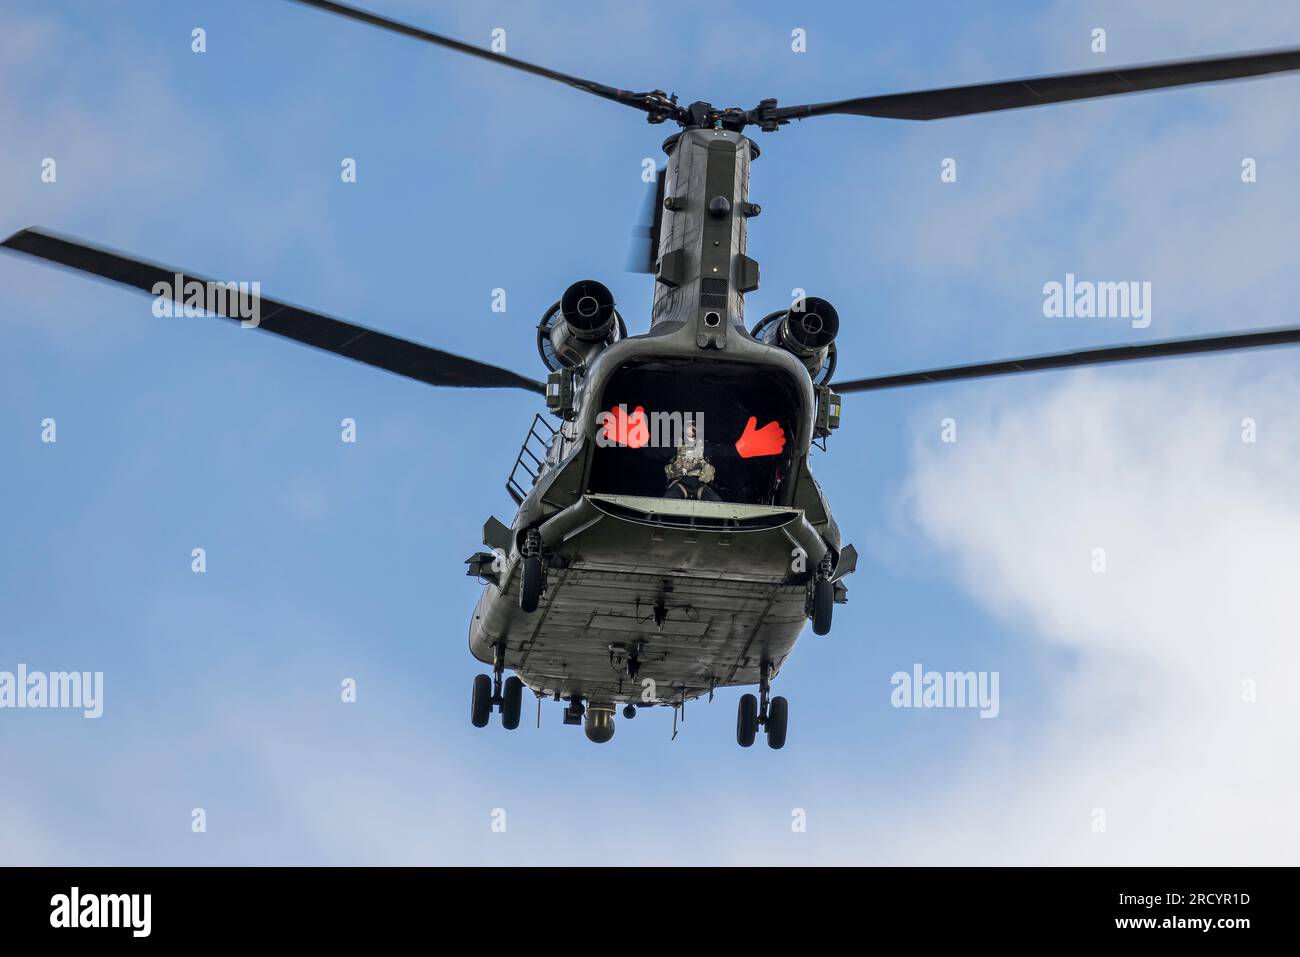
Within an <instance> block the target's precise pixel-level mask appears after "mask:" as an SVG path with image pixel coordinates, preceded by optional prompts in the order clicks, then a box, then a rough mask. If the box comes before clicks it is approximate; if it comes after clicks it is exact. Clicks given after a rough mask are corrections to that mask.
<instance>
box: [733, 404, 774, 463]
mask: <svg viewBox="0 0 1300 957" xmlns="http://www.w3.org/2000/svg"><path fill="white" fill-rule="evenodd" d="M757 424H758V419H756V418H754V416H752V415H751V416H750V417H749V421H748V422H746V423H745V431H744V434H742V435H741V436H740V438H738V439H736V451H737V452H739V453H740V457H741V458H742V459H752V458H756V457H758V456H760V455H779V454H781V451H782V450H783V449H784V448H785V430H784V429H782V428H781V424H780V423H779V422H769V423H767V425H765V426H763V427H762V428H761V429H755V428H754V426H755V425H757Z"/></svg>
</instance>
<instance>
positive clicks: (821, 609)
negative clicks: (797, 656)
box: [812, 578, 835, 635]
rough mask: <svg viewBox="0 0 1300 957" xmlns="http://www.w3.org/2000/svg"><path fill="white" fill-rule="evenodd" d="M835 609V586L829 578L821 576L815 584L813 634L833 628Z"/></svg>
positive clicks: (821, 633)
mask: <svg viewBox="0 0 1300 957" xmlns="http://www.w3.org/2000/svg"><path fill="white" fill-rule="evenodd" d="M834 610H835V586H834V585H833V584H832V583H831V580H830V579H829V578H819V579H817V583H816V584H814V585H813V618H812V620H813V634H815V635H824V634H827V633H828V632H829V631H830V630H831V613H832V612H833V611H834Z"/></svg>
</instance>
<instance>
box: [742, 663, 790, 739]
mask: <svg viewBox="0 0 1300 957" xmlns="http://www.w3.org/2000/svg"><path fill="white" fill-rule="evenodd" d="M771 674H772V664H771V662H768V661H764V662H763V663H762V665H761V666H760V671H759V682H758V694H759V697H758V698H757V699H755V697H754V696H753V695H752V694H743V695H741V696H740V704H739V706H738V708H737V711H736V743H737V744H738V745H740V746H741V747H742V748H748V747H749V746H750V745H752V744H753V743H754V738H755V737H757V735H758V729H759V727H760V726H762V728H763V730H764V732H765V733H766V734H767V746H768V747H769V748H771V749H772V750H774V751H778V750H780V749H781V748H783V747H785V729H786V723H787V721H788V719H789V717H790V704H789V702H788V701H786V700H785V698H782V697H780V696H777V697H775V698H773V699H771V700H770V701H769V700H768V697H767V694H768V690H769V678H770V677H771Z"/></svg>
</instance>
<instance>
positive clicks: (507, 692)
mask: <svg viewBox="0 0 1300 957" xmlns="http://www.w3.org/2000/svg"><path fill="white" fill-rule="evenodd" d="M523 705H524V683H523V682H522V681H520V680H519V679H518V678H516V677H515V676H514V675H511V676H510V677H509V678H507V679H506V684H505V689H504V690H503V692H502V694H501V727H503V728H505V729H506V730H507V731H513V730H515V728H517V727H519V712H520V710H521V709H522V708H523Z"/></svg>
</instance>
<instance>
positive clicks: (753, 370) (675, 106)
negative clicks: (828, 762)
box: [3, 0, 1300, 748]
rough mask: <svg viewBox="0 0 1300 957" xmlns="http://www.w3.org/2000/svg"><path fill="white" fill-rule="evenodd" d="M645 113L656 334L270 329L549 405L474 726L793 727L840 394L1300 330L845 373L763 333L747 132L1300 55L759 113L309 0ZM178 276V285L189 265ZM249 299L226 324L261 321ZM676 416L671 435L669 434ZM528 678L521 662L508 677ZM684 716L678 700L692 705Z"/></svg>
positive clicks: (99, 254)
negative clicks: (481, 338)
mask: <svg viewBox="0 0 1300 957" xmlns="http://www.w3.org/2000/svg"><path fill="white" fill-rule="evenodd" d="M296 2H298V3H301V4H304V5H306V6H310V7H316V8H319V9H321V10H324V11H328V12H330V13H333V14H337V15H339V16H341V17H345V18H347V19H349V20H353V21H358V22H361V23H366V24H370V25H371V26H374V27H378V28H381V29H383V30H387V31H392V32H395V33H399V34H403V35H405V36H407V37H411V38H414V39H416V40H421V41H424V42H427V43H431V44H435V45H438V46H443V47H448V48H450V49H453V50H457V51H459V52H461V53H466V54H470V55H472V56H475V57H478V58H480V59H483V60H488V61H491V62H493V63H497V64H500V65H502V66H507V67H510V68H512V69H515V70H521V71H524V72H526V73H531V74H533V75H535V76H540V77H543V78H546V79H549V80H556V81H559V82H561V83H565V84H567V85H569V86H571V87H575V88H576V89H579V90H582V91H584V92H586V93H590V94H593V95H595V96H598V97H601V98H603V99H606V100H612V101H613V102H615V103H620V104H623V105H624V106H628V107H631V108H632V109H635V110H639V111H641V112H642V113H644V114H645V115H646V119H647V120H648V121H649V122H650V123H655V124H659V123H665V122H671V123H674V124H676V125H677V126H678V127H680V129H679V130H678V131H676V132H674V133H673V134H672V135H671V136H669V137H668V138H667V139H666V140H665V141H664V143H663V149H664V152H665V153H666V154H667V156H668V161H667V167H666V169H665V170H663V171H662V172H661V173H660V174H659V178H658V183H657V192H656V196H655V202H654V222H653V225H652V227H651V230H650V234H649V237H648V239H649V243H648V246H647V255H646V257H645V264H644V268H645V269H646V270H647V271H649V272H652V273H653V274H654V277H655V289H654V302H653V307H652V309H651V315H650V327H649V329H647V330H646V331H645V332H643V333H640V334H637V335H630V334H629V333H628V330H627V327H626V325H625V323H624V321H623V318H622V316H621V315H620V313H619V311H618V309H617V308H616V306H615V302H614V298H613V296H612V295H611V294H610V292H609V290H608V289H607V288H606V287H605V286H603V285H602V284H600V283H599V282H596V281H594V280H581V281H579V282H575V283H573V284H572V285H570V286H569V287H568V289H567V290H566V291H565V292H564V294H563V295H562V296H561V297H560V299H559V301H558V302H556V303H555V304H554V305H553V306H551V307H550V308H549V309H547V310H546V312H545V314H544V315H543V317H542V320H541V322H540V324H539V326H538V330H537V342H538V350H539V353H540V354H541V357H542V360H543V362H544V363H545V364H546V366H547V369H548V376H547V379H546V381H545V382H542V381H536V380H533V379H530V378H527V377H525V376H522V375H519V374H517V373H514V372H511V371H509V370H506V369H503V368H500V367H497V366H494V365H489V364H487V363H484V362H480V361H478V360H474V359H468V358H464V357H462V356H458V355H453V354H451V353H447V352H444V351H442V350H439V349H434V348H432V347H430V346H426V345H421V344H418V343H414V342H410V341H408V340H405V339H399V338H396V337H394V336H390V335H387V334H385V333H382V332H378V331H375V330H372V329H368V328H365V327H364V326H359V325H355V324H353V323H350V322H345V321H343V320H340V319H335V318H332V317H330V316H326V315H322V314H319V313H316V312H311V311H308V310H305V309H300V308H298V307H296V306H291V305H288V304H285V303H281V302H277V301H274V300H270V299H266V298H261V299H260V301H259V302H258V304H257V305H258V311H259V312H260V320H259V323H258V328H260V329H262V330H263V331H266V332H271V333H274V334H276V335H279V336H283V337H285V338H288V339H293V340H295V341H297V342H301V343H305V344H307V345H310V346H315V347H316V348H319V349H323V350H325V351H328V352H333V353H335V354H337V355H341V356H345V357H347V358H350V359H356V360H358V361H361V362H364V363H367V364H369V365H372V366H376V367H378V368H381V369H385V370H387V371H389V372H395V373H397V374H399V375H403V376H407V377H409V378H412V379H416V380H418V381H421V382H425V383H427V384H429V385H435V386H457V387H464V388H516V389H523V390H526V391H530V392H534V393H536V394H538V395H542V396H544V397H545V401H546V407H547V412H548V413H549V414H550V416H551V417H553V418H554V420H555V421H556V423H557V424H556V425H554V426H552V425H551V424H550V422H549V421H548V419H547V418H546V417H545V416H543V415H541V414H538V415H537V416H535V418H534V421H533V425H532V427H531V428H530V429H529V433H528V439H527V440H526V441H525V443H524V447H523V448H522V449H521V451H520V454H519V457H518V458H517V459H516V463H515V469H514V471H513V472H512V473H511V476H510V478H509V480H508V482H507V488H508V490H509V492H510V495H511V496H512V497H513V498H514V500H515V502H516V504H517V505H518V513H517V514H516V515H515V518H514V521H513V522H512V523H511V525H509V526H507V525H505V524H504V523H503V522H500V521H498V520H497V519H496V518H489V519H488V520H487V523H486V524H485V526H484V530H483V543H484V545H486V546H487V549H488V550H487V551H480V552H477V553H475V554H474V555H473V556H472V557H471V558H470V559H469V561H468V564H469V573H470V574H471V575H475V576H478V577H479V578H480V579H482V580H483V581H484V588H483V592H482V596H481V597H480V599H479V602H478V606H477V607H476V608H475V610H474V615H473V619H472V621H471V622H470V628H469V646H470V651H471V652H472V654H473V655H474V657H475V658H477V659H478V660H480V661H482V662H483V663H485V664H487V665H490V666H491V667H492V671H493V674H492V676H488V675H486V674H480V675H478V676H476V677H475V679H474V682H473V694H472V698H471V709H470V717H471V721H472V722H473V724H474V725H476V726H478V727H483V726H484V725H486V724H487V723H488V721H489V718H490V716H491V713H492V712H493V711H494V710H499V711H500V714H501V721H502V724H503V725H504V726H505V727H506V728H510V729H513V728H517V727H518V726H519V721H520V712H521V706H522V698H523V689H524V687H525V685H526V686H527V687H528V688H530V689H531V690H532V691H533V692H534V693H535V694H536V695H537V696H538V698H539V707H540V699H542V698H545V697H552V698H554V699H555V700H556V701H563V702H565V708H564V722H565V723H566V724H582V725H584V728H585V732H586V735H587V737H588V738H589V739H590V740H592V741H595V742H604V741H608V740H609V739H610V738H611V737H612V736H613V734H614V712H615V710H616V708H618V707H619V706H620V705H621V706H622V709H623V715H624V716H625V717H627V718H632V717H634V716H635V715H636V713H637V711H638V710H639V709H641V708H643V707H646V706H650V705H662V706H670V707H673V708H674V709H677V708H684V706H685V703H686V702H687V701H689V700H692V699H695V698H699V697H701V696H705V695H707V696H708V697H709V698H710V699H711V698H712V696H713V693H714V691H715V690H716V689H718V688H721V687H726V686H731V685H757V686H758V687H757V691H758V694H757V696H755V695H754V694H743V695H741V696H740V701H739V706H738V711H737V718H736V740H737V741H738V743H739V744H740V745H741V746H743V747H749V746H750V745H752V744H753V743H754V741H755V738H756V736H757V734H758V732H759V730H760V729H762V731H763V733H764V734H765V735H766V739H767V743H768V745H769V746H770V747H772V748H780V747H782V746H783V745H784V744H785V741H786V730H787V723H788V714H789V709H788V704H787V702H786V699H785V698H783V697H771V696H770V694H769V690H770V686H771V682H772V680H773V679H774V678H775V677H776V675H777V673H778V672H779V671H780V669H781V667H782V665H783V664H784V662H785V661H786V659H787V657H788V656H789V654H790V652H791V650H792V649H793V647H794V644H795V641H796V640H797V639H798V637H799V634H800V632H801V631H802V630H803V628H804V625H805V623H806V622H807V621H809V620H811V621H812V625H813V631H814V632H815V633H817V634H819V635H821V634H826V633H827V632H828V631H829V630H830V626H831V618H832V613H833V609H834V606H835V604H837V603H842V602H844V601H845V600H846V596H847V589H846V587H845V585H844V578H845V576H847V575H849V574H850V573H851V572H852V571H853V570H854V567H855V565H856V561H857V554H856V552H855V551H854V549H853V546H852V545H848V544H846V543H844V542H843V541H842V539H841V535H840V530H839V528H838V526H837V525H836V523H835V521H834V519H833V518H832V517H831V511H830V507H829V505H828V503H827V501H826V497H825V495H824V494H823V493H822V490H821V489H820V487H819V486H818V485H817V482H816V481H815V480H814V478H813V476H812V472H811V471H810V468H809V461H808V456H809V450H810V448H811V447H812V446H813V445H814V443H822V444H824V441H825V440H826V439H827V437H828V436H829V435H830V434H831V432H832V431H833V430H834V429H835V428H836V427H837V426H838V424H839V417H840V396H841V395H842V394H844V393H849V392H866V391H871V390H875V389H887V388H894V387H900V386H909V385H915V384H919V383H926V382H947V381H955V380H962V379H976V378H983V377H987V376H999V375H1007V374H1011V373H1018V372H1033V371H1039V370H1046V369H1061V368H1070V367H1074V366H1083V365H1092V364H1100V363H1112V362H1121V361H1128V360H1136V359H1153V358H1160V357H1166V356H1184V355H1194V354H1198V353H1205V352H1215V351H1223V350H1230V349H1249V348H1256V347H1260V346H1272V345H1282V344H1287V343H1295V342H1300V328H1295V327H1292V328H1284V329H1272V330H1266V331H1259V332H1247V333H1235V334H1231V335H1222V336H1212V337H1208V338H1196V339H1178V340H1165V341H1154V342H1147V343H1143V344H1140V345H1125V346H1114V347H1110V348H1101V349H1090V350H1086V351H1080V352H1069V353H1061V354H1055V355H1044V356H1035V357H1030V358H1020V359H1008V360H1003V361H999V362H986V363H980V364H976V365H966V366H957V367H952V368H940V369H930V370H925V371H918V372H906V373H901V374H896V375H883V376H873V377H870V378H861V379H851V380H842V381H841V380H835V379H834V373H835V367H836V348H835V338H836V333H837V332H838V328H839V316H838V313H837V311H836V310H835V308H834V307H833V306H832V305H831V304H830V303H828V302H826V301H825V300H822V299H817V298H813V297H808V298H806V299H804V300H801V301H799V302H796V303H794V304H793V305H792V306H791V307H788V308H784V309H780V310H777V311H775V312H772V313H770V314H768V315H766V316H764V317H763V318H762V319H760V320H759V321H758V322H756V323H754V324H753V326H752V327H751V328H747V327H746V325H745V315H744V307H745V302H744V297H745V295H746V294H747V293H750V292H753V291H754V290H755V289H757V288H758V276H759V271H758V264H757V263H756V262H755V261H754V260H753V259H751V258H750V257H749V256H748V255H747V254H746V241H747V233H748V226H749V220H750V219H752V218H753V217H755V216H757V215H758V214H759V212H760V209H759V207H758V205H757V204H755V203H752V202H750V200H749V174H750V164H751V162H752V161H753V160H754V159H756V158H757V157H758V155H759V149H758V146H757V144H755V143H754V141H753V140H751V139H750V138H749V137H748V136H746V135H745V131H746V130H747V129H749V128H751V127H753V128H757V129H758V130H760V131H762V132H765V133H771V132H775V131H777V130H779V129H780V128H781V127H782V126H785V125H786V124H787V123H789V121H791V120H802V119H806V118H811V117H816V116H826V115H831V114H849V115H856V116H866V117H886V118H891V119H899V120H935V119H941V118H945V117H953V116H966V115H970V114H976V113H987V112H993V111H999V110H1011V109H1018V108H1021V107H1029V106H1041V105H1044V104H1050V103H1061V102H1066V101H1070V100H1082V99H1090V98H1094V97H1103V96H1112V95H1117V94H1123V93H1134V92H1141V91H1147V90H1156V89H1161V88H1166V87H1175V86H1183V85H1188V84H1197V83H1209V82H1214V81H1220V80H1232V79H1241V78H1246V77H1258V76H1263V75H1266V74H1273V73H1284V72H1290V71H1294V70H1297V69H1300V50H1296V49H1288V50H1280V51H1273V52H1265V53H1251V54H1246V55H1237V56H1229V57H1220V58H1215V59H1203V60H1188V61H1180V62H1172V63H1162V64H1156V65H1149V66H1137V67H1130V68H1123V69H1108V70H1100V71H1095V72H1086V73H1074V74H1066V75H1056V76H1047V77H1038V78H1034V79H1026V80H1013V81H1007V82H998V83H985V84H977V85H974V86H962V87H951V88H947V89H935V90H925V91H921V92H912V93H896V94H890V95H885V96H867V97H859V98H855V99H847V100H836V101H832V102H826V103H813V104H805V105H800V106H780V105H778V103H777V101H776V100H772V99H766V100H762V101H760V102H759V103H758V105H757V106H755V107H753V108H752V109H739V108H734V107H728V108H719V107H715V106H713V105H712V104H710V103H706V102H702V101H697V102H693V103H690V104H687V105H682V104H679V103H678V99H677V97H676V96H669V95H668V94H666V93H664V92H663V91H661V90H653V91H650V92H643V93H636V92H631V91H628V90H620V89H616V88H614V87H610V86H605V85H604V84H601V83H596V82H593V81H590V80H585V79H581V78H579V77H575V76H570V75H568V74H564V73H559V72H556V71H554V70H549V69H546V68H543V67H539V66H535V65H533V64H531V63H526V62H524V61H522V60H517V59H514V58H512V57H509V56H506V55H504V54H501V53H495V52H490V51H488V50H484V49H481V48H479V47H475V46H472V45H469V44H466V43H462V42H460V41H458V40H453V39H451V38H449V37H445V36H442V35H440V34H436V33H432V32H430V31H428V30H424V29H421V28H419V27H415V26H411V25H409V24H405V23H400V22H398V21H396V20H392V19H389V18H387V17H384V16H380V15H378V14H375V13H370V12H367V11H364V10H361V9H358V8H356V7H353V6H350V5H347V4H343V3H334V2H328V0H296ZM3 245H4V246H5V247H7V248H8V249H10V250H13V251H15V252H19V253H24V254H27V255H29V256H34V257H37V258H40V259H43V260H47V261H49V262H52V263H56V264H58V265H61V266H65V267H68V268H71V269H75V270H78V271H80V272H83V273H90V274H93V275H96V276H100V277H103V278H105V279H109V280H112V281H114V282H118V283H122V284H124V285H127V286H131V287H134V288H136V289H140V290H143V291H145V292H150V293H152V294H153V295H154V296H156V297H159V296H167V297H170V298H172V299H174V300H175V301H176V302H178V303H180V302H183V301H184V300H185V298H186V295H187V289H189V288H192V287H193V286H194V285H195V284H197V286H198V287H199V288H211V287H212V286H213V285H220V284H213V283H211V282H210V281H209V280H206V279H202V278H201V277H198V276H195V275H194V274H191V273H186V272H184V271H180V270H174V269H170V268H166V267H162V266H158V265H154V264H152V263H149V262H145V261H143V260H139V259H136V258H133V257H128V256H124V255H121V254H118V253H114V252H111V251H108V250H105V249H102V248H98V247H95V246H91V245H88V244H85V243H82V242H78V241H75V240H72V239H69V238H66V237H61V236H57V235H54V234H52V233H50V232H47V231H44V230H41V229H35V228H33V229H27V230H23V231H22V232H19V233H16V234H15V235H13V236H11V237H9V239H7V240H5V242H4V244H3ZM173 280H177V281H173ZM248 305H249V304H248V303H247V302H246V301H244V294H236V295H235V296H234V300H233V302H232V305H231V306H230V307H229V308H220V307H218V308H212V307H209V308H208V310H207V311H208V312H210V313H214V314H217V315H222V316H225V317H227V318H244V317H246V316H247V315H249V312H248V311H247V307H248ZM661 426H662V428H661ZM507 670H510V671H513V672H514V675H513V676H511V677H509V678H505V672H506V671H507ZM674 717H676V713H675V714H674Z"/></svg>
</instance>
